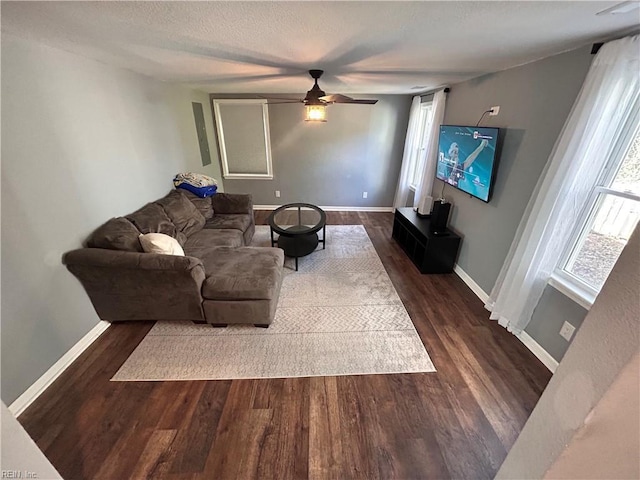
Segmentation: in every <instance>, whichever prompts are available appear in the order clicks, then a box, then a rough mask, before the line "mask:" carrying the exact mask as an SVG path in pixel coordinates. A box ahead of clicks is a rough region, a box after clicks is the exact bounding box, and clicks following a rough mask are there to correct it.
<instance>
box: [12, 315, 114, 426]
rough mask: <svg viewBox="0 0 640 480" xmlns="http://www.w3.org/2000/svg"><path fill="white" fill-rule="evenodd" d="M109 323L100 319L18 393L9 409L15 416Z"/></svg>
mask: <svg viewBox="0 0 640 480" xmlns="http://www.w3.org/2000/svg"><path fill="white" fill-rule="evenodd" d="M109 325H111V324H110V323H109V322H105V321H104V320H101V321H100V322H99V323H98V324H97V325H96V326H95V327H93V328H92V329H91V330H89V332H88V333H87V334H86V335H85V336H84V337H82V338H81V339H80V340H79V341H78V343H76V344H75V345H74V346H73V347H71V348H70V349H69V351H67V353H65V354H64V355H63V356H62V357H61V358H60V360H58V361H57V362H56V363H54V364H53V365H52V366H51V368H49V370H47V371H46V372H44V374H43V375H42V376H41V377H40V378H39V379H38V380H36V381H35V383H34V384H33V385H31V386H30V387H29V388H27V390H26V391H25V392H24V393H23V394H22V395H20V396H19V397H18V398H17V399H16V400H15V401H14V402H13V403H12V404H11V405H9V411H10V412H11V413H13V414H14V415H15V416H16V417H17V416H18V415H20V414H21V413H22V412H24V411H25V410H26V409H27V407H28V406H29V405H31V404H32V403H33V401H34V400H35V399H36V398H38V397H39V396H40V394H41V393H42V392H44V391H45V390H46V389H47V387H49V385H51V384H52V383H53V382H54V381H55V380H56V379H57V378H58V377H59V376H60V374H61V373H62V372H64V371H65V370H66V368H67V367H68V366H69V365H71V363H72V362H73V361H74V360H75V359H76V358H78V357H79V356H80V354H81V353H82V352H84V351H85V350H86V349H87V348H88V347H89V345H91V344H92V343H93V342H94V341H95V340H96V339H97V338H98V337H99V336H100V335H101V334H102V332H104V331H105V330H106V329H107V328H109Z"/></svg>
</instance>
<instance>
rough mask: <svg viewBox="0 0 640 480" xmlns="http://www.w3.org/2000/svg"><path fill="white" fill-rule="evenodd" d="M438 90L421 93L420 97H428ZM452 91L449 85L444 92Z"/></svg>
mask: <svg viewBox="0 0 640 480" xmlns="http://www.w3.org/2000/svg"><path fill="white" fill-rule="evenodd" d="M438 90H439V89H438ZM438 90H432V91H430V92H427V93H421V94H420V95H419V97H420V98H422V97H428V96H429V95H434V94H435V93H436V92H437V91H438ZM450 91H451V89H450V88H449V87H445V88H444V93H449V92H450Z"/></svg>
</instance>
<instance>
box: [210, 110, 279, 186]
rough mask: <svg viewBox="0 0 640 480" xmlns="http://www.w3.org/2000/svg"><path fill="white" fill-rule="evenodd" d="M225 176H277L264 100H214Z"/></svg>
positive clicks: (253, 177)
mask: <svg viewBox="0 0 640 480" xmlns="http://www.w3.org/2000/svg"><path fill="white" fill-rule="evenodd" d="M213 111H214V113H215V119H216V130H217V132H218V145H219V147H220V157H221V160H222V174H223V176H224V178H237V179H265V180H271V179H272V178H273V172H272V166H271V143H270V139H269V111H268V107H267V101H266V100H264V99H240V100H236V99H224V100H218V99H216V100H213Z"/></svg>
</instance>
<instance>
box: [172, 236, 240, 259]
mask: <svg viewBox="0 0 640 480" xmlns="http://www.w3.org/2000/svg"><path fill="white" fill-rule="evenodd" d="M241 246H242V232H240V231H239V230H200V231H199V232H196V233H194V234H193V235H191V236H190V237H189V238H188V239H187V241H186V242H185V243H184V251H185V253H186V254H187V255H190V256H192V257H196V258H200V254H201V252H202V251H203V250H204V251H206V250H209V249H211V248H212V247H241Z"/></svg>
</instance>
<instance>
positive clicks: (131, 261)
mask: <svg viewBox="0 0 640 480" xmlns="http://www.w3.org/2000/svg"><path fill="white" fill-rule="evenodd" d="M62 261H63V263H64V264H65V265H66V266H67V269H68V270H69V271H70V272H71V273H73V275H75V276H76V278H78V280H80V283H81V284H82V286H83V287H84V289H85V290H86V292H87V294H88V295H89V298H90V299H91V302H92V303H93V306H94V308H95V309H96V312H97V313H98V316H99V317H100V318H101V319H102V320H108V321H119V320H203V319H204V315H203V313H202V294H201V290H202V283H203V282H204V279H205V271H204V266H203V265H202V262H201V261H200V260H199V259H197V258H194V257H182V256H174V255H160V254H153V253H138V252H125V251H120V250H107V249H102V248H82V249H79V250H73V251H71V252H68V253H66V254H65V255H64V256H63V259H62Z"/></svg>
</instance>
